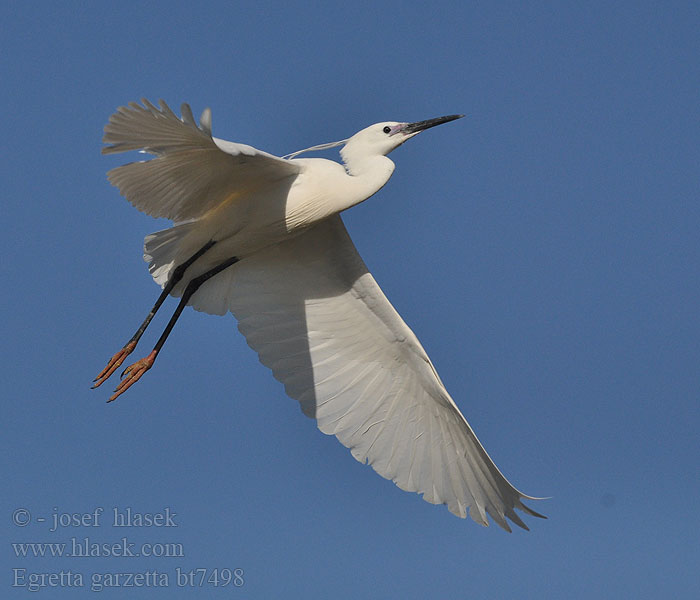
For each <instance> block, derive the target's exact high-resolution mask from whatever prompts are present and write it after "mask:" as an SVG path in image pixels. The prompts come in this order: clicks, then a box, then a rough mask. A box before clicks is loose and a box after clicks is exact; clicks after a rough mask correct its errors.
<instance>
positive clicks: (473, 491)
mask: <svg viewBox="0 0 700 600" xmlns="http://www.w3.org/2000/svg"><path fill="white" fill-rule="evenodd" d="M192 305H193V306H194V307H195V308H198V309H200V310H208V311H213V312H219V314H221V313H223V312H224V310H225V308H224V306H228V308H230V310H231V311H232V312H233V313H234V315H235V316H236V317H237V318H238V321H239V326H238V327H239V329H240V331H241V332H242V333H243V335H245V337H246V339H247V341H248V344H249V345H250V346H251V347H252V348H253V349H254V350H255V351H256V352H257V353H258V354H259V356H260V360H261V362H262V363H263V364H265V365H266V366H268V367H269V368H270V369H272V372H273V373H274V375H275V377H276V378H277V379H278V380H279V381H281V382H282V383H283V384H284V385H285V389H286V391H287V393H288V394H289V395H290V396H291V397H292V398H295V399H296V400H298V401H299V402H300V403H301V408H302V410H303V411H304V413H305V414H306V415H308V416H310V417H314V418H316V419H317V421H318V427H319V429H320V430H321V431H323V432H324V433H327V434H334V435H335V436H337V438H338V439H339V440H340V441H341V442H342V443H343V444H344V445H345V446H347V447H348V448H350V449H351V451H352V455H353V456H354V457H355V458H356V459H357V460H359V461H360V462H363V463H364V462H365V461H367V462H368V463H369V464H371V465H372V468H373V469H374V470H375V471H377V473H379V474H380V475H381V476H382V477H385V478H387V479H391V480H392V481H394V482H395V483H396V485H398V486H399V487H400V488H401V489H403V490H407V491H413V492H419V493H421V494H423V498H424V499H425V500H427V501H428V502H431V503H433V504H440V503H442V504H447V506H448V508H449V510H450V511H451V512H453V513H454V514H456V515H458V516H460V517H465V516H466V512H467V508H469V514H470V516H471V517H472V519H474V520H475V521H476V522H478V523H481V524H482V525H488V519H487V516H486V515H487V514H489V515H491V517H492V518H493V519H494V520H495V521H496V523H498V524H499V525H500V526H501V527H503V528H504V529H506V530H508V531H510V527H509V526H508V523H507V522H506V517H508V518H509V519H511V520H512V521H513V522H514V523H516V524H517V525H519V526H520V527H523V528H525V529H527V527H526V525H525V523H523V521H522V520H521V519H520V517H519V516H518V515H517V514H516V513H515V511H514V509H516V508H517V509H520V510H522V511H525V512H526V513H528V514H530V515H534V516H538V517H539V516H541V515H539V514H538V513H536V512H534V511H533V510H531V509H530V508H528V507H527V506H525V505H524V504H523V503H522V502H521V500H522V499H523V498H526V499H534V498H530V497H529V496H525V495H524V494H522V493H520V492H519V491H518V490H517V489H515V488H514V487H513V486H512V485H511V484H510V483H509V482H508V481H507V480H506V479H505V477H504V476H503V475H502V474H501V472H500V471H499V470H498V468H497V467H496V465H495V464H494V463H493V461H492V460H491V458H489V456H488V454H487V453H486V451H485V450H484V448H483V446H482V445H481V443H480V442H479V440H478V439H477V437H476V435H475V434H474V432H473V431H472V429H471V427H470V426H469V424H468V423H467V421H466V419H465V418H464V416H463V415H462V413H461V412H460V411H459V409H458V408H457V405H456V404H455V403H454V402H453V400H452V398H450V396H449V394H448V393H447V390H446V389H445V387H444V386H443V384H442V382H441V381H440V378H439V377H438V375H437V373H436V371H435V368H434V367H433V365H432V363H431V362H430V359H429V358H428V356H427V354H426V353H425V350H423V347H422V346H421V344H420V342H419V341H418V339H417V338H416V336H415V335H414V334H413V332H412V331H411V330H410V329H409V328H408V326H407V325H406V324H405V323H404V322H403V320H402V319H401V317H400V316H399V314H398V313H397V312H396V311H395V310H394V308H393V307H392V306H391V304H390V303H389V301H388V300H387V299H386V297H385V296H384V294H383V293H382V291H381V289H380V288H379V286H378V285H377V283H376V282H375V280H374V278H373V277H372V275H371V274H370V273H369V272H368V270H367V267H366V266H365V264H364V263H363V261H362V259H361V258H360V256H359V254H358V253H357V250H356V249H355V246H354V245H353V243H352V241H351V240H350V237H349V235H348V233H347V231H346V229H345V226H344V225H343V222H342V221H341V219H340V216H335V217H332V218H330V219H327V220H326V221H323V222H321V223H319V224H318V225H316V226H314V227H313V228H312V229H310V230H309V231H307V232H305V233H303V234H301V235H299V236H297V237H295V238H292V239H290V240H287V241H285V242H283V243H281V244H278V245H277V246H273V247H271V248H269V249H267V250H264V251H262V252H259V253H258V254H255V255H253V256H252V257H248V258H245V259H243V260H242V261H241V262H240V263H238V264H237V265H235V266H234V267H232V268H231V269H228V270H226V271H224V272H222V273H220V274H219V275H217V277H215V278H213V279H211V280H210V281H208V282H207V283H205V284H204V285H203V286H202V288H200V290H199V291H198V292H197V293H196V294H195V295H194V296H193V298H192ZM222 309H224V310H222Z"/></svg>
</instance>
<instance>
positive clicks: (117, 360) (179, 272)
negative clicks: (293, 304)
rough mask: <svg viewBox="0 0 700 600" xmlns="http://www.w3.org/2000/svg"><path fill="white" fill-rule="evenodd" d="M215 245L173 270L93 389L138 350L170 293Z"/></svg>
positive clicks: (98, 377)
mask: <svg viewBox="0 0 700 600" xmlns="http://www.w3.org/2000/svg"><path fill="white" fill-rule="evenodd" d="M214 244H216V242H215V241H213V240H210V241H208V242H207V243H206V244H204V246H202V247H201V248H200V249H199V250H197V252H195V253H194V254H193V255H192V256H190V257H189V258H188V259H187V260H186V261H185V262H184V263H182V264H181V265H178V266H177V267H175V268H174V269H173V272H172V273H171V274H170V277H169V278H168V282H167V283H166V284H165V287H164V288H163V291H162V292H161V294H160V296H158V300H156V303H155V304H154V305H153V308H152V309H151V312H149V313H148V315H147V316H146V318H145V319H144V321H143V323H141V326H140V327H139V328H138V329H137V330H136V333H135V334H134V335H133V336H131V339H130V340H129V341H128V342H127V343H126V344H124V347H123V348H122V349H121V350H120V351H119V352H117V353H116V354H115V355H114V356H113V357H112V358H111V359H110V361H109V363H107V366H106V367H105V368H104V369H102V371H101V372H100V374H99V375H98V376H97V377H95V379H94V380H93V381H94V382H95V383H94V385H93V386H92V387H93V389H94V388H96V387H99V386H100V385H102V384H103V383H104V382H105V381H106V380H107V379H109V377H110V376H111V375H112V373H114V372H115V371H116V370H117V369H118V368H119V367H120V366H121V364H122V363H123V362H124V359H126V357H127V356H129V354H131V353H132V352H133V350H134V348H136V344H138V341H139V340H140V339H141V336H142V335H143V332H144V331H146V327H148V324H149V323H150V322H151V321H152V320H153V317H154V316H155V314H156V312H158V309H159V308H160V307H161V305H162V304H163V302H165V299H166V298H167V297H168V296H169V295H170V292H172V291H173V288H174V287H175V286H176V285H177V284H178V283H179V282H180V281H181V280H182V278H183V276H184V274H185V271H186V270H187V269H188V268H189V267H190V266H192V263H194V262H195V261H196V260H197V259H198V258H199V257H200V256H202V255H203V254H204V253H205V252H207V251H208V250H209V249H210V248H211V247H212V246H213V245H214Z"/></svg>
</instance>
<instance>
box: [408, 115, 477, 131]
mask: <svg viewBox="0 0 700 600" xmlns="http://www.w3.org/2000/svg"><path fill="white" fill-rule="evenodd" d="M463 116H464V115H448V116H447V117H437V118H435V119H428V120H427V121H417V122H416V123H409V124H408V125H406V127H404V128H403V131H402V133H418V132H419V131H423V130H424V129H430V128H431V127H435V126H436V125H442V124H443V123H449V122H450V121H454V120H455V119H461V118H462V117H463Z"/></svg>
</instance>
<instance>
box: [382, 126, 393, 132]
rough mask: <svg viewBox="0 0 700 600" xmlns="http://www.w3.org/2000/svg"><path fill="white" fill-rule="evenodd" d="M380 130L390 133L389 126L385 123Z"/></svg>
mask: <svg viewBox="0 0 700 600" xmlns="http://www.w3.org/2000/svg"><path fill="white" fill-rule="evenodd" d="M382 131H383V132H384V133H390V132H391V127H389V126H388V125H387V126H385V127H384V129H382Z"/></svg>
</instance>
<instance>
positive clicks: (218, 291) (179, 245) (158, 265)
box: [143, 222, 235, 315]
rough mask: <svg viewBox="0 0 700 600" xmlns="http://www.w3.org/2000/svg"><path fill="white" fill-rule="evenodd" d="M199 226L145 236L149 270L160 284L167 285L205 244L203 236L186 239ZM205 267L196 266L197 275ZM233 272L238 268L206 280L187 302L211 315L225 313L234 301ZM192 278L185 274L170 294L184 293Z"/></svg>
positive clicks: (145, 256) (189, 224) (176, 295)
mask: <svg viewBox="0 0 700 600" xmlns="http://www.w3.org/2000/svg"><path fill="white" fill-rule="evenodd" d="M196 225H197V223H196V222H191V223H182V224H180V225H175V226H174V227H171V228H170V229H164V230H163V231H156V232H155V233H152V234H150V235H147V236H146V238H145V240H144V244H143V259H144V260H145V261H146V262H147V263H148V271H149V272H150V273H151V276H152V277H153V279H154V280H155V282H156V283H157V284H158V285H160V287H165V284H166V283H167V282H168V278H169V277H170V273H171V271H172V270H173V269H174V268H175V267H177V266H178V265H179V264H182V263H183V262H184V261H186V260H187V259H188V258H189V257H190V256H192V254H194V252H196V250H197V249H198V248H200V247H201V246H202V244H203V243H204V242H203V241H202V240H201V239H199V240H198V241H196V240H197V239H198V238H194V239H193V238H190V239H189V240H187V239H185V238H186V237H187V236H188V234H190V233H191V232H193V231H195V232H196V230H193V227H195V226H196ZM193 242H194V243H193ZM205 265H206V261H205ZM211 266H214V265H211ZM202 268H205V267H199V268H198V269H196V270H195V274H198V273H199V272H201V269H202ZM234 271H235V269H234V268H233V267H231V268H229V269H226V270H225V271H223V272H222V273H219V274H218V275H217V276H216V277H212V278H211V279H210V280H209V281H206V282H205V283H204V284H203V285H202V286H201V287H200V288H199V290H197V292H195V294H194V295H193V296H192V298H191V299H190V301H189V303H188V304H189V305H190V306H192V308H194V309H195V310H198V311H201V312H206V313H209V314H211V315H225V314H226V313H227V312H228V310H229V305H230V302H231V300H230V294H231V289H232V286H233V277H234ZM187 273H189V270H188V271H187ZM189 279H190V278H189V277H188V276H187V275H185V278H184V279H183V281H182V282H181V283H179V284H178V285H176V286H175V287H174V288H173V290H172V292H171V293H170V294H171V295H172V296H175V297H180V296H182V293H183V290H184V287H185V286H186V284H187V282H188V281H189Z"/></svg>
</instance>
